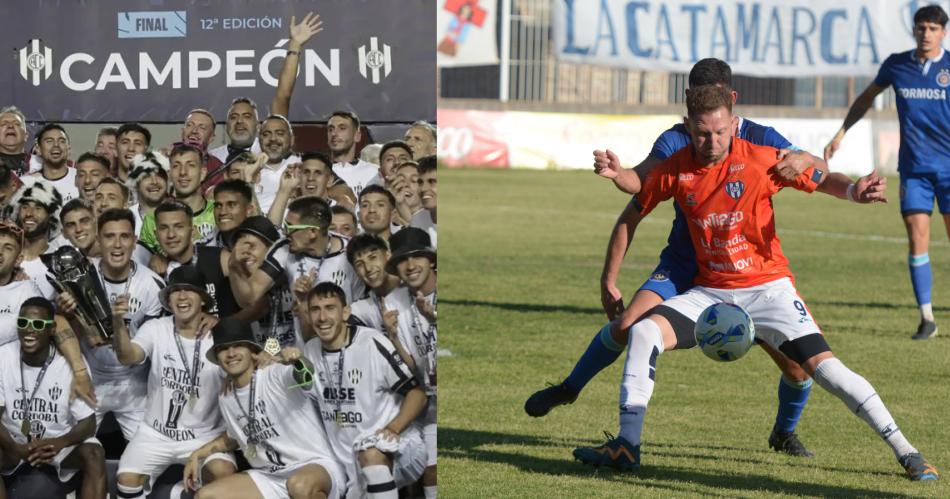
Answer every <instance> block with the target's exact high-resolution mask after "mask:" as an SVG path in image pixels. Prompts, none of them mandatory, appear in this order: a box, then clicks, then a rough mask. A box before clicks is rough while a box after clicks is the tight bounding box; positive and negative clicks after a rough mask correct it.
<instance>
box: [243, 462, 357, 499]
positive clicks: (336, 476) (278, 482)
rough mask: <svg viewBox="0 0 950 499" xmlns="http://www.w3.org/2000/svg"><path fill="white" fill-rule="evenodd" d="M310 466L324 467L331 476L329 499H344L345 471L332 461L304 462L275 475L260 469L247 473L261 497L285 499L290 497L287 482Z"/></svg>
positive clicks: (265, 498)
mask: <svg viewBox="0 0 950 499" xmlns="http://www.w3.org/2000/svg"><path fill="white" fill-rule="evenodd" d="M309 464H317V465H320V466H322V467H323V469H325V470H326V471H327V474H329V475H330V481H331V482H332V483H331V485H330V493H329V494H327V499H342V498H343V497H344V494H345V489H344V487H345V486H346V475H344V474H343V469H342V468H341V467H340V464H339V463H337V462H336V461H334V460H332V459H315V460H313V461H304V462H302V463H297V464H294V465H291V466H287V467H285V468H283V469H280V470H277V471H275V472H273V473H271V472H269V471H265V470H260V469H251V470H247V471H245V473H247V476H249V477H251V480H254V485H256V486H257V490H258V491H259V492H260V493H261V497H263V498H264V499H284V498H287V497H290V493H289V492H288V491H287V480H289V479H290V477H291V476H292V475H293V474H294V473H296V472H297V471H298V470H300V468H303V467H304V466H307V465H309Z"/></svg>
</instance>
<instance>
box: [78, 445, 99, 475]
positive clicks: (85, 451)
mask: <svg viewBox="0 0 950 499" xmlns="http://www.w3.org/2000/svg"><path fill="white" fill-rule="evenodd" d="M76 452H77V453H78V455H79V457H80V458H81V459H82V462H83V465H84V467H85V468H84V469H86V470H90V469H93V470H95V469H104V468H105V466H106V451H105V450H103V448H102V446H101V445H99V444H93V443H85V444H82V445H80V446H79V447H77V448H76Z"/></svg>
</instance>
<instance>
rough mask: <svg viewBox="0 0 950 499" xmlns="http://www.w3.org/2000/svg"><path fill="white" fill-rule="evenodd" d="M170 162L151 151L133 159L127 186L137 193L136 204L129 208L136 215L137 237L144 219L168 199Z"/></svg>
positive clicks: (162, 155)
mask: <svg viewBox="0 0 950 499" xmlns="http://www.w3.org/2000/svg"><path fill="white" fill-rule="evenodd" d="M168 170H169V162H168V158H167V157H165V155H164V154H162V153H160V152H158V151H149V152H146V153H145V154H137V155H136V156H135V157H134V158H133V159H132V166H131V169H130V170H129V179H128V180H126V182H125V186H126V187H127V188H128V189H129V191H130V192H134V193H135V199H136V203H135V204H134V205H132V206H130V207H129V209H130V210H132V214H133V215H135V235H136V236H138V235H139V231H141V230H142V219H144V218H145V216H146V215H148V214H150V213H152V212H154V211H155V208H157V207H158V205H159V204H161V203H162V201H164V200H165V199H166V198H167V197H168V188H169V178H168Z"/></svg>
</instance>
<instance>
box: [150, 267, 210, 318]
mask: <svg viewBox="0 0 950 499" xmlns="http://www.w3.org/2000/svg"><path fill="white" fill-rule="evenodd" d="M182 289H187V290H189V291H194V292H195V293H198V294H199V295H200V296H201V303H202V305H201V309H202V310H204V311H205V312H209V311H211V310H214V297H212V296H211V295H210V294H208V285H207V283H206V282H205V277H204V274H202V273H201V271H200V270H198V268H197V267H195V266H194V265H182V266H181V267H178V268H177V269H175V270H173V271H172V273H171V275H169V276H168V284H166V285H165V287H164V288H162V291H161V292H160V293H159V294H158V300H159V301H160V302H161V304H162V307H163V308H164V309H165V310H168V311H169V312H171V311H172V307H171V304H170V303H169V298H170V297H171V294H172V292H173V291H178V290H182Z"/></svg>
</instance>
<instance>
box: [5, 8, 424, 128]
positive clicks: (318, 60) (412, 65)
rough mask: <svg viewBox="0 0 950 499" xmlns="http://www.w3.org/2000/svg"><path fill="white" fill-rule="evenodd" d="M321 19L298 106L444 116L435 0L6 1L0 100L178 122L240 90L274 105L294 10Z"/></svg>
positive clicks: (310, 117)
mask: <svg viewBox="0 0 950 499" xmlns="http://www.w3.org/2000/svg"><path fill="white" fill-rule="evenodd" d="M311 11H312V12H314V13H316V14H319V15H320V17H321V19H322V20H323V31H322V32H321V33H319V34H317V35H316V36H315V37H314V38H313V39H312V40H310V42H309V43H307V45H305V46H304V50H303V51H302V53H301V55H300V69H299V73H298V77H297V83H296V88H295V91H294V97H293V105H292V109H293V111H292V112H291V116H290V119H291V120H294V121H300V122H306V121H323V120H324V119H325V118H326V116H327V115H328V114H329V113H331V112H332V111H334V110H337V109H344V110H351V111H355V112H356V113H357V114H358V115H359V116H360V117H361V118H362V119H363V120H364V121H369V122H405V121H412V120H417V119H428V120H434V119H435V71H436V66H435V59H436V58H435V53H434V51H433V50H432V39H433V38H434V37H435V36H436V33H435V31H436V30H435V11H436V1H435V0H399V1H391V0H349V1H333V2H326V1H323V2H318V1H314V0H298V1H274V0H244V1H231V0H201V1H193V0H192V1H187V0H98V1H88V0H87V1H79V0H76V1H59V0H57V1H49V0H34V1H29V2H14V1H11V2H2V3H0V18H2V19H4V34H3V40H4V42H5V43H7V44H12V45H13V46H15V48H14V50H13V51H12V52H13V53H12V57H7V58H6V63H5V64H6V67H5V69H6V70H5V71H3V72H2V73H0V96H2V99H0V104H2V105H6V104H15V105H16V106H18V107H20V108H21V109H22V110H23V111H24V112H25V113H26V115H27V119H28V120H30V121H67V122H83V121H99V122H122V121H147V122H164V121H170V122H178V121H181V120H182V119H184V116H185V113H187V111H188V110H190V109H192V108H196V107H204V108H207V109H209V110H210V111H211V112H212V113H213V114H214V116H215V118H216V119H217V120H218V121H223V120H224V118H225V116H224V115H225V112H226V111H227V108H228V105H229V104H230V102H231V100H232V99H234V98H235V97H238V96H248V97H251V98H252V99H254V100H255V101H256V102H257V104H258V106H259V107H260V108H261V114H262V115H263V114H264V112H265V111H266V110H267V108H269V107H270V102H271V99H272V98H273V96H274V91H275V88H276V85H277V78H278V76H279V73H280V69H281V66H282V64H283V61H284V56H285V51H286V46H287V42H288V39H289V36H290V35H289V30H290V24H291V23H290V21H291V16H296V18H297V22H300V20H301V19H302V18H303V17H304V16H305V15H306V14H307V13H308V12H311Z"/></svg>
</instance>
